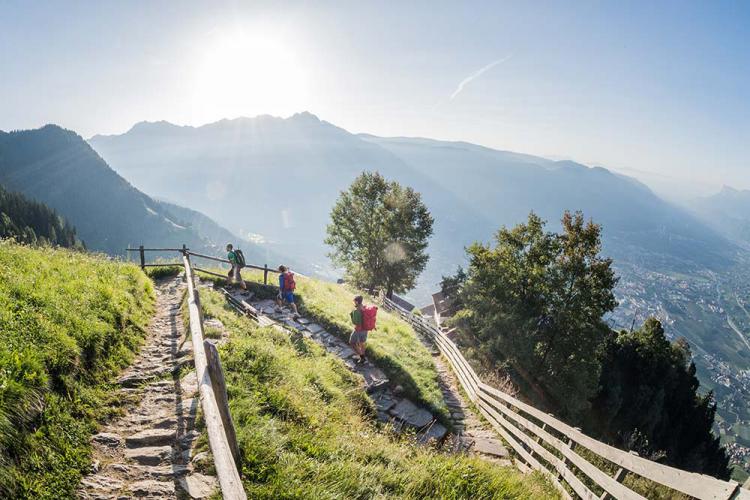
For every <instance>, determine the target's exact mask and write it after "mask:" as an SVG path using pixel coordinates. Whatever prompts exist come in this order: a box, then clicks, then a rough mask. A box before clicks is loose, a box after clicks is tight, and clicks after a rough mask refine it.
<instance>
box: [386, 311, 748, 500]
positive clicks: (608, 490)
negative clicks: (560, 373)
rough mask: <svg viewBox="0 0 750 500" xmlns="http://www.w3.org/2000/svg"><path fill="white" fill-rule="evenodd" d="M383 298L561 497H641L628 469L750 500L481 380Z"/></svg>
mask: <svg viewBox="0 0 750 500" xmlns="http://www.w3.org/2000/svg"><path fill="white" fill-rule="evenodd" d="M383 302H384V306H385V307H386V309H390V310H392V311H395V312H396V313H398V314H399V315H400V316H401V317H402V318H403V319H405V320H406V321H407V322H409V323H410V324H411V325H412V326H413V327H414V329H415V330H416V331H417V332H419V333H421V334H423V335H425V336H427V337H428V338H429V339H431V340H432V341H433V342H434V343H435V344H436V345H437V347H438V349H439V350H440V352H441V353H442V354H443V355H444V356H445V357H446V358H447V359H448V361H449V362H450V364H451V366H452V368H453V371H454V372H455V374H456V376H457V377H458V379H459V381H460V383H461V386H462V387H463V389H464V391H466V394H467V395H468V396H469V398H470V399H471V401H472V402H473V403H474V404H475V405H476V406H477V407H478V408H479V411H480V412H481V413H482V415H484V417H485V418H486V419H487V420H488V421H489V423H490V424H491V425H492V427H493V428H494V429H495V430H496V431H497V432H498V433H499V434H500V435H501V436H502V437H503V438H504V439H505V440H506V441H507V443H508V444H509V445H510V446H511V447H512V448H513V450H515V452H516V453H517V455H518V456H519V458H520V459H521V461H522V462H521V463H519V462H517V463H519V467H520V468H531V469H534V470H538V471H540V472H541V473H542V474H544V475H546V476H547V477H548V478H549V479H550V480H551V481H552V483H553V484H554V485H555V486H556V487H557V489H558V490H559V491H560V493H561V494H562V495H563V497H565V498H571V495H570V493H569V491H572V492H574V494H575V495H576V496H578V497H580V498H585V499H592V500H593V499H597V500H598V499H606V498H618V499H620V498H622V499H642V498H645V497H644V496H643V495H641V494H640V493H638V492H636V491H634V490H632V489H630V488H629V487H627V486H626V485H624V484H622V482H623V480H624V479H625V477H626V476H627V475H636V476H640V477H642V478H645V479H647V480H650V481H653V482H654V483H657V484H659V485H662V486H665V487H667V488H670V489H672V490H675V491H676V492H680V493H684V494H686V495H689V496H691V497H694V498H699V499H715V500H735V499H737V500H750V490H747V489H744V488H742V487H741V486H740V485H739V484H738V483H736V482H734V481H722V480H720V479H716V478H714V477H711V476H707V475H703V474H697V473H694V472H687V471H684V470H680V469H676V468H674V467H669V466H666V465H663V464H659V463H656V462H653V461H651V460H647V459H645V458H642V457H639V456H637V455H635V454H633V453H629V452H627V451H623V450H620V449H618V448H615V447H613V446H610V445H607V444H605V443H602V442H600V441H597V440H596V439H593V438H591V437H589V436H587V435H585V434H583V433H582V432H581V431H580V430H579V429H576V428H574V427H571V426H569V425H567V424H566V423H564V422H562V421H560V420H558V419H556V418H554V417H553V416H551V415H549V414H547V413H544V412H542V411H539V410H537V409H536V408H534V407H533V406H530V405H528V404H526V403H524V402H523V401H520V400H518V399H516V398H514V397H513V396H511V395H509V394H506V393H505V392H503V391H500V390H497V389H495V388H494V387H491V386H489V385H487V384H485V383H484V382H482V380H480V378H479V377H478V376H477V374H476V372H475V371H474V369H473V368H472V367H471V365H470V364H469V363H468V362H467V361H466V359H465V358H464V357H463V355H462V354H461V352H460V350H459V349H458V347H457V346H456V344H455V343H453V341H451V340H450V339H449V338H448V337H447V336H446V335H445V334H444V333H443V332H442V331H441V330H439V329H438V328H436V327H435V326H433V325H431V324H430V323H428V322H427V320H425V319H424V318H423V317H422V316H419V315H415V314H412V313H411V312H409V311H406V310H405V309H403V308H401V307H400V306H398V305H397V304H396V303H394V302H393V301H391V300H388V299H387V298H383ZM581 452H583V453H581ZM592 457H596V458H595V459H594V458H592ZM592 460H593V461H594V462H596V464H595V463H592ZM605 463H606V464H608V467H605V466H603V465H602V464H605ZM597 464H598V465H597ZM604 469H610V471H607V470H604Z"/></svg>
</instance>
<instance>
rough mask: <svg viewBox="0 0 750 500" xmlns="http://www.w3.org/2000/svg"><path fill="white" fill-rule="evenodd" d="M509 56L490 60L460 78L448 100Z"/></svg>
mask: <svg viewBox="0 0 750 500" xmlns="http://www.w3.org/2000/svg"><path fill="white" fill-rule="evenodd" d="M510 57H511V56H506V57H503V58H502V59H498V60H497V61H492V62H491V63H489V64H488V65H487V66H485V67H483V68H481V69H479V70H477V71H475V72H474V73H472V74H470V75H469V76H467V77H466V78H464V79H463V80H461V83H459V84H458V87H456V90H454V91H453V93H452V94H451V97H450V100H451V101H452V100H453V99H454V98H455V97H456V96H457V95H458V94H460V93H461V91H462V90H463V89H464V87H466V86H467V85H468V84H469V83H471V82H473V81H474V80H476V79H477V78H479V77H480V76H482V75H483V74H484V73H485V72H487V71H489V70H491V69H492V68H494V67H495V66H497V65H498V64H502V63H504V62H505V61H507V60H508V59H510Z"/></svg>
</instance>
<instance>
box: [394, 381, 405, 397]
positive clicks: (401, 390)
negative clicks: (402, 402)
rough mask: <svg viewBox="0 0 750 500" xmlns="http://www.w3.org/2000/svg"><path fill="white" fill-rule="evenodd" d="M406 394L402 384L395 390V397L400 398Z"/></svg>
mask: <svg viewBox="0 0 750 500" xmlns="http://www.w3.org/2000/svg"><path fill="white" fill-rule="evenodd" d="M403 393H404V386H402V385H401V384H398V385H397V386H396V387H394V388H393V395H394V396H400V395H402V394H403Z"/></svg>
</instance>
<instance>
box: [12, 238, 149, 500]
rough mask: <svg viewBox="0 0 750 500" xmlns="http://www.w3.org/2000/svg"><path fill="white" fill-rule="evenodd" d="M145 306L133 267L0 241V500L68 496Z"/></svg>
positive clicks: (109, 407)
mask: <svg viewBox="0 0 750 500" xmlns="http://www.w3.org/2000/svg"><path fill="white" fill-rule="evenodd" d="M153 303H154V296H153V288H152V285H151V282H150V281H149V280H148V278H146V276H145V275H144V274H143V273H141V271H140V270H138V269H137V268H136V267H135V266H130V265H126V264H121V263H116V262H111V261H108V260H106V259H104V258H100V257H94V256H90V255H86V254H83V253H79V252H72V251H69V250H54V249H49V248H45V249H32V248H29V247H25V246H20V245H17V244H15V243H10V242H8V241H4V242H0V367H2V370H0V497H2V498H64V497H70V496H73V492H74V490H75V488H76V485H77V484H78V482H79V480H80V476H81V474H82V472H83V471H85V470H87V469H88V467H89V466H90V454H89V452H90V450H89V437H90V435H91V434H92V433H93V431H94V425H95V422H96V421H97V419H100V418H104V417H105V416H107V414H109V413H111V412H112V411H115V407H114V405H115V404H116V403H115V402H114V401H113V398H112V395H113V391H112V386H110V385H108V384H107V381H108V380H109V379H110V378H111V376H112V375H113V374H114V373H116V372H117V371H119V369H120V368H121V367H123V366H125V365H126V364H128V362H129V361H130V360H131V359H132V354H133V351H134V350H135V349H136V348H137V347H138V345H139V343H140V342H141V340H142V338H143V336H144V332H145V328H146V325H147V323H148V321H149V318H150V316H151V313H152V309H153Z"/></svg>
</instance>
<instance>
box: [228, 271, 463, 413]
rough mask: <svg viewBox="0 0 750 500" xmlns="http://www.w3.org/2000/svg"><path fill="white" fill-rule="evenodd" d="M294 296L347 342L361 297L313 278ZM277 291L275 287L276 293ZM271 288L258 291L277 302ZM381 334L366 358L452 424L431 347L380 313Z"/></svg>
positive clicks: (256, 274) (252, 278)
mask: <svg viewBox="0 0 750 500" xmlns="http://www.w3.org/2000/svg"><path fill="white" fill-rule="evenodd" d="M242 276H243V277H244V278H245V280H246V281H249V282H254V283H261V284H262V283H263V272H262V271H250V270H249V269H246V270H244V271H243V274H242ZM276 279H277V275H276V274H269V282H271V283H276ZM296 282H297V290H296V292H295V295H296V297H297V299H298V304H299V305H300V306H301V310H302V311H304V314H305V315H306V316H308V317H310V318H312V319H314V320H315V321H317V322H318V323H320V324H321V325H323V326H324V327H325V328H326V329H327V330H328V331H329V332H331V333H332V334H334V335H337V336H338V337H340V338H342V339H344V340H347V341H348V340H349V334H350V333H351V332H352V324H351V320H350V319H349V313H350V312H351V310H352V309H353V307H354V305H353V303H352V299H353V298H354V296H355V295H357V294H361V293H362V292H358V291H354V290H351V289H349V288H348V287H346V286H341V285H337V284H334V283H328V282H325V281H320V280H316V279H313V278H304V277H301V276H297V277H296ZM277 289H278V288H276V290H277ZM276 290H274V289H273V288H272V287H270V286H269V287H261V288H260V290H259V287H256V292H258V291H259V292H260V293H266V294H268V295H269V296H270V297H275V295H276ZM377 324H378V327H377V330H375V331H374V332H371V333H370V335H369V337H368V341H367V355H368V357H369V358H370V359H371V360H372V361H373V363H375V364H376V365H377V366H378V367H380V368H381V369H382V370H383V371H384V372H385V373H386V374H387V375H388V378H389V379H390V380H391V381H392V382H393V383H394V384H400V385H401V386H402V387H403V388H404V393H405V394H406V395H407V396H409V397H410V398H411V399H413V400H414V401H418V402H419V403H421V404H423V405H425V406H426V407H427V408H429V409H430V410H431V411H432V412H433V414H435V415H436V416H437V417H438V418H439V419H440V420H441V421H442V422H443V423H448V416H449V415H448V409H447V407H446V405H445V402H444V401H443V395H442V392H441V391H440V387H439V385H438V375H437V371H436V369H435V364H434V363H433V361H432V357H431V355H430V353H429V351H428V350H427V348H426V347H425V346H424V345H423V344H422V343H421V342H420V340H419V339H418V338H417V334H416V333H415V332H414V330H413V329H412V327H411V326H409V324H407V323H406V322H404V321H403V320H401V319H400V318H398V317H396V316H394V315H392V314H390V313H389V312H387V311H385V310H384V309H382V308H381V309H380V310H379V311H378V321H377Z"/></svg>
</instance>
